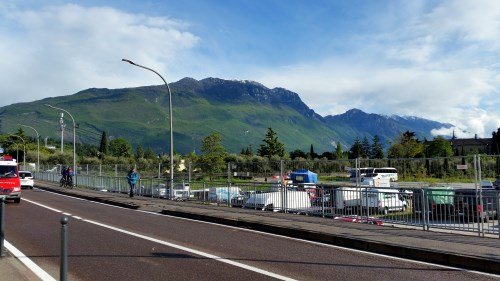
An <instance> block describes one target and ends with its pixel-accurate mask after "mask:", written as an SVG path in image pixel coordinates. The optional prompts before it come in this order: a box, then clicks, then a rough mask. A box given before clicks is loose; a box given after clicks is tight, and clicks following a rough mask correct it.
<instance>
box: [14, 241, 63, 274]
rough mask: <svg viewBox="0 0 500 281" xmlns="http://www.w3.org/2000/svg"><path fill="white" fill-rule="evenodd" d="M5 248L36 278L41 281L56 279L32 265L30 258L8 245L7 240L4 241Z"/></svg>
mask: <svg viewBox="0 0 500 281" xmlns="http://www.w3.org/2000/svg"><path fill="white" fill-rule="evenodd" d="M4 245H5V248H6V249H7V250H8V251H9V252H11V253H12V254H13V255H14V256H15V257H16V258H17V259H18V260H20V261H21V262H22V263H23V264H24V265H25V266H26V267H28V268H29V269H30V270H31V271H32V272H33V273H34V274H35V275H36V276H38V277H39V278H40V279H42V280H43V281H56V279H55V278H54V277H52V276H50V275H49V274H48V273H47V272H45V270H43V269H42V268H41V267H39V266H38V265H37V264H36V263H34V262H33V261H32V260H31V259H30V258H28V257H27V256H26V255H24V254H23V253H22V252H21V251H19V250H18V249H17V248H16V247H14V245H12V244H10V243H9V242H8V241H7V240H4Z"/></svg>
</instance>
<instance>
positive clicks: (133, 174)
mask: <svg viewBox="0 0 500 281" xmlns="http://www.w3.org/2000/svg"><path fill="white" fill-rule="evenodd" d="M138 180H139V175H138V174H137V170H136V169H135V168H132V169H130V171H129V172H128V174H127V181H128V185H129V186H130V192H129V196H130V198H132V197H134V189H135V184H136V183H137V181H138Z"/></svg>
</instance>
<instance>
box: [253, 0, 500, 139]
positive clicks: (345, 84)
mask: <svg viewBox="0 0 500 281" xmlns="http://www.w3.org/2000/svg"><path fill="white" fill-rule="evenodd" d="M421 11H425V9H421ZM382 16H383V15H382ZM499 38H500V2H498V1H486V0H484V1H483V0H482V1H480V2H479V3H478V2H476V1H472V2H471V1H443V2H440V3H439V4H438V5H437V6H435V7H431V9H430V11H428V12H427V13H423V14H421V15H418V16H413V17H411V19H409V20H408V21H407V22H402V23H399V25H398V26H397V28H396V29H395V30H394V32H392V33H391V32H388V33H384V34H373V35H371V38H370V39H371V40H366V42H369V43H368V45H367V46H366V47H365V48H364V49H363V50H361V51H358V50H353V51H352V53H349V54H343V55H342V56H341V55H334V56H331V57H330V58H328V59H325V60H323V61H320V62H307V63H303V64H301V65H292V66H287V67H284V68H281V69H266V70H263V71H262V73H261V74H260V75H259V76H258V78H257V79H259V80H258V81H261V82H262V83H264V84H267V85H271V86H282V87H286V88H289V89H290V90H293V91H295V92H297V93H299V94H300V95H301V97H302V98H303V100H304V102H305V103H306V104H308V105H309V106H310V107H312V108H313V109H315V111H316V112H318V113H319V114H321V115H327V114H340V113H343V112H345V110H347V109H349V108H354V107H356V108H360V109H362V110H364V111H366V112H370V113H371V112H373V113H381V114H399V115H414V116H418V117H423V118H429V119H432V120H436V121H440V122H447V123H452V124H454V125H455V126H457V127H458V128H457V131H460V132H462V131H466V132H467V133H464V134H468V135H469V136H471V135H472V136H473V135H474V134H478V135H479V136H481V137H490V136H491V132H492V131H493V130H496V128H498V127H499V126H500V113H498V108H499V106H500V100H499V99H498V90H497V89H498V88H499V86H500V81H499V78H498V77H499V75H498V71H497V70H498V69H499V68H498V66H497V65H496V63H497V61H498V58H499V57H498V55H497V54H496V53H492V52H491V51H492V50H500V44H499V42H500V39H499ZM346 44H348V42H346ZM359 52H361V53H359ZM485 106H487V108H485ZM442 132H444V131H443V130H440V131H436V133H442Z"/></svg>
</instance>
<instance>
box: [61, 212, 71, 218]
mask: <svg viewBox="0 0 500 281" xmlns="http://www.w3.org/2000/svg"><path fill="white" fill-rule="evenodd" d="M62 214H63V215H65V216H68V217H71V216H72V215H71V214H69V213H62Z"/></svg>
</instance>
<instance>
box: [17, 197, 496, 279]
mask: <svg viewBox="0 0 500 281" xmlns="http://www.w3.org/2000/svg"><path fill="white" fill-rule="evenodd" d="M47 192H49V193H52V194H55V195H60V196H64V197H69V198H73V199H77V200H83V201H87V202H90V203H95V204H101V205H106V206H108V207H114V208H120V209H125V210H129V211H135V212H140V213H146V214H150V215H155V216H165V217H169V218H173V219H178V220H185V221H191V222H196V223H204V224H209V225H215V226H219V227H226V228H231V229H237V230H240V231H247V232H253V233H258V234H261V235H268V236H274V237H279V238H284V239H288V240H293V241H300V242H304V243H308V244H313V245H319V246H326V247H329V248H333V249H341V250H345V251H350V252H355V253H360V254H365V255H372V256H376V257H384V258H387V259H393V260H398V261H404V262H409V263H415V264H422V265H427V266H435V267H439V268H444V269H451V270H456V271H462V272H469V273H475V274H479V275H484V276H488V277H495V278H498V277H500V275H497V274H493V273H487V272H481V271H476V270H470V269H465V268H460V267H453V266H447V265H441V264H436V263H429V262H424V261H418V260H411V259H406V258H400V257H394V256H389V255H385V254H379V253H374V252H367V251H363V250H358V249H351V248H346V247H342V246H337V245H331V244H325V243H321V242H315V241H310V240H303V239H300V238H294V237H289V236H283V235H279V234H274V233H268V232H262V231H258V230H254V229H248V228H240V227H236V226H230V225H224V224H218V223H214V222H206V221H201V220H195V219H189V218H183V217H176V216H172V215H165V214H160V213H154V212H151V211H143V210H134V209H130V208H124V207H120V206H114V205H110V204H106V203H101V202H95V201H91V200H87V199H82V198H77V197H72V196H69V195H65V194H60V193H53V192H51V191H47ZM25 200H26V199H25Z"/></svg>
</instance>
